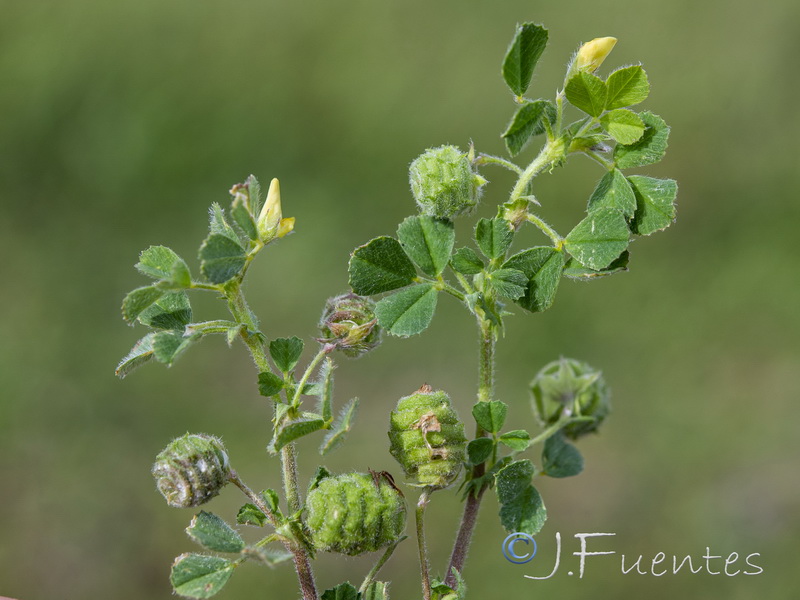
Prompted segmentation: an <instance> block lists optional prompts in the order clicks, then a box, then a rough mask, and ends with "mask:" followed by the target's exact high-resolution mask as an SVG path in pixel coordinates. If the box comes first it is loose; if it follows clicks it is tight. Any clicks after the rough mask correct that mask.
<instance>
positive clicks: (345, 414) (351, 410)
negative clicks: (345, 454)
mask: <svg viewBox="0 0 800 600" xmlns="http://www.w3.org/2000/svg"><path fill="white" fill-rule="evenodd" d="M357 412H358V398H353V399H352V400H350V402H348V403H347V404H345V405H344V408H343V409H342V411H341V412H340V413H339V416H338V417H336V420H335V421H334V422H333V425H332V426H331V428H330V431H328V433H327V434H326V435H325V438H324V439H323V440H322V444H321V445H320V447H319V453H320V454H322V455H323V456H324V455H326V454H328V452H332V451H333V450H335V449H336V448H338V447H339V446H340V445H341V444H342V442H344V439H345V436H347V434H348V433H350V429H351V428H352V426H353V419H355V416H356V413H357Z"/></svg>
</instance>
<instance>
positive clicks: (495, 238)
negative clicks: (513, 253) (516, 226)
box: [475, 217, 514, 259]
mask: <svg viewBox="0 0 800 600" xmlns="http://www.w3.org/2000/svg"><path fill="white" fill-rule="evenodd" d="M513 239H514V231H513V230H512V228H511V224H510V223H509V222H508V221H506V220H505V219H503V218H501V217H495V218H494V219H481V220H480V221H478V223H477V225H475V241H476V242H477V243H478V248H480V250H481V252H483V255H484V256H485V257H486V258H488V259H495V258H502V257H504V256H505V255H506V252H507V251H508V248H509V246H511V242H512V240H513Z"/></svg>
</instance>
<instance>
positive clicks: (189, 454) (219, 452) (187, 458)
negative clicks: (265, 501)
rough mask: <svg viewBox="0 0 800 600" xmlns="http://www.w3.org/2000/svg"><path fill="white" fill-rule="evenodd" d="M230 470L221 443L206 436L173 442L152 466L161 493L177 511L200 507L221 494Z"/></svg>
mask: <svg viewBox="0 0 800 600" xmlns="http://www.w3.org/2000/svg"><path fill="white" fill-rule="evenodd" d="M230 472H231V469H230V465H229V463H228V454H227V452H226V451H225V447H224V446H223V445H222V442H221V441H220V440H219V439H218V438H215V437H213V436H210V435H206V434H204V433H199V434H194V433H193V434H189V433H187V434H186V435H184V436H182V437H179V438H176V439H174V440H172V441H171V442H170V443H169V445H168V446H167V447H166V448H164V449H163V450H162V451H161V452H160V453H159V454H158V456H156V462H155V464H154V465H153V477H155V479H156V486H157V487H158V491H159V492H161V494H162V495H163V496H164V498H166V500H167V504H169V505H170V506H175V507H177V508H188V507H190V506H200V505H201V504H204V503H206V502H208V501H209V500H211V498H213V497H214V496H216V495H217V494H219V492H220V490H221V489H222V488H223V487H224V486H225V484H226V483H228V476H229V475H230Z"/></svg>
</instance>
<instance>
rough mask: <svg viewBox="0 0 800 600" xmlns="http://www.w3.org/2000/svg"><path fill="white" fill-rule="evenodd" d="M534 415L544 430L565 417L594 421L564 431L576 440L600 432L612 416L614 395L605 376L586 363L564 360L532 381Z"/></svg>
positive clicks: (576, 424)
mask: <svg viewBox="0 0 800 600" xmlns="http://www.w3.org/2000/svg"><path fill="white" fill-rule="evenodd" d="M531 395H532V404H533V412H534V414H535V415H536V416H537V417H538V419H539V421H540V422H541V423H542V425H544V426H549V425H553V424H555V423H556V422H558V420H559V419H561V418H562V417H563V416H575V417H592V419H593V420H586V421H578V422H576V423H570V424H569V425H567V426H566V427H564V429H563V431H564V435H566V436H567V437H568V438H571V439H573V440H576V439H578V438H579V437H582V436H584V435H586V434H587V433H591V432H593V431H597V429H598V428H599V427H600V423H602V422H603V421H604V420H605V418H606V417H607V416H608V414H609V413H610V412H611V403H610V400H609V398H610V393H609V390H608V386H607V385H606V382H605V381H604V380H603V374H602V373H601V372H600V371H598V370H597V369H594V368H592V367H591V366H589V365H588V364H586V363H585V362H581V361H579V360H575V359H572V358H561V359H559V360H556V361H553V362H551V363H550V364H548V365H546V366H545V367H544V368H543V369H542V370H541V371H539V373H538V374H537V375H536V377H535V378H534V379H533V381H531Z"/></svg>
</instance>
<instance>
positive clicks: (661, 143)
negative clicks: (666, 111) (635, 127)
mask: <svg viewBox="0 0 800 600" xmlns="http://www.w3.org/2000/svg"><path fill="white" fill-rule="evenodd" d="M639 117H641V119H642V122H644V124H645V125H646V126H647V129H646V130H645V132H644V133H643V134H642V137H641V138H639V140H638V141H637V142H634V143H633V144H630V145H627V146H626V145H623V144H617V147H616V148H614V163H615V164H616V166H617V167H618V168H620V169H630V168H633V167H644V166H647V165H652V164H653V163H657V162H658V161H660V160H661V159H662V158H663V157H664V153H665V152H666V151H667V141H668V139H669V127H667V124H666V123H664V120H663V119H662V118H661V117H659V116H658V115H654V114H653V113H651V112H648V111H644V112H642V113H639Z"/></svg>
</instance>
